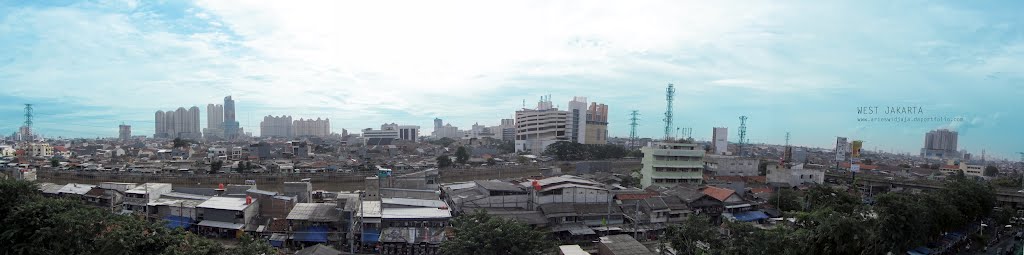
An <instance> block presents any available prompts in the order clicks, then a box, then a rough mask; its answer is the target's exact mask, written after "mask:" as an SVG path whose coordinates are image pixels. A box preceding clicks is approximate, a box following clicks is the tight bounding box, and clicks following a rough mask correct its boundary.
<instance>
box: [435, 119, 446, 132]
mask: <svg viewBox="0 0 1024 255" xmlns="http://www.w3.org/2000/svg"><path fill="white" fill-rule="evenodd" d="M441 126H444V122H443V121H441V118H434V130H438V129H440V128H441Z"/></svg>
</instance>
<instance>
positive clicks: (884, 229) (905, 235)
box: [875, 192, 934, 252]
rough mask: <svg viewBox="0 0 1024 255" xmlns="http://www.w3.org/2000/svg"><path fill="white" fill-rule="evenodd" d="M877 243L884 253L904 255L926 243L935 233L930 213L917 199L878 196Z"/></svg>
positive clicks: (905, 195) (895, 194)
mask: <svg viewBox="0 0 1024 255" xmlns="http://www.w3.org/2000/svg"><path fill="white" fill-rule="evenodd" d="M875 207H876V211H877V213H878V224H877V229H876V230H875V231H876V232H875V233H877V237H878V238H877V239H876V242H878V244H879V245H880V247H881V248H882V251H892V252H901V251H904V250H906V249H908V248H911V247H913V246H915V245H919V244H920V242H922V241H924V240H926V239H927V238H928V237H929V236H930V235H931V234H932V233H931V232H930V231H931V230H932V229H934V228H933V226H931V224H932V219H931V212H930V210H929V209H928V205H926V204H924V203H922V201H920V200H919V199H918V197H916V196H914V195H912V194H910V193H905V192H892V193H886V194H882V195H880V196H878V197H877V204H876V206H875Z"/></svg>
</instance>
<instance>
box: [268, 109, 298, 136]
mask: <svg viewBox="0 0 1024 255" xmlns="http://www.w3.org/2000/svg"><path fill="white" fill-rule="evenodd" d="M294 135H295V133H294V131H293V129H292V116H287V115H282V116H281V117H274V116H269V115H268V116H266V117H263V121H262V122H260V137H279V138H291V137H292V136H294Z"/></svg>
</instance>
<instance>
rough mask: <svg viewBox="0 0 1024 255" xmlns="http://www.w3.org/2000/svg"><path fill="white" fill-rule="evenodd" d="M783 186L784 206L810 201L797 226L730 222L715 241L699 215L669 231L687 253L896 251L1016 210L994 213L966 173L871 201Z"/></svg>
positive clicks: (990, 196)
mask: <svg viewBox="0 0 1024 255" xmlns="http://www.w3.org/2000/svg"><path fill="white" fill-rule="evenodd" d="M779 193H781V194H782V196H781V197H782V198H783V199H782V204H783V207H784V208H786V209H794V208H793V206H792V205H787V204H790V203H795V202H797V201H806V205H805V206H803V207H797V209H795V210H793V211H794V212H795V214H796V215H797V216H796V218H797V220H796V224H794V225H793V226H792V227H788V226H782V227H779V228H776V229H771V230H762V229H758V228H756V227H754V226H752V225H750V224H746V223H726V224H725V225H724V226H723V227H724V229H725V230H726V231H725V232H726V233H728V238H725V239H724V240H722V241H714V240H713V239H715V238H711V237H712V236H714V233H709V231H708V229H709V228H711V227H710V226H709V225H708V223H707V222H708V221H707V219H706V218H704V217H702V216H697V217H691V218H690V219H687V220H686V221H685V222H684V223H683V224H682V225H680V226H672V227H670V228H669V230H668V231H667V232H666V238H667V240H669V242H670V243H671V245H672V247H673V248H675V249H677V250H679V251H681V253H683V254H698V253H700V250H699V248H698V246H700V245H698V244H697V243H698V241H700V242H703V243H705V244H707V245H708V246H710V249H709V251H708V252H707V253H710V254H885V253H888V252H893V253H897V254H898V253H901V252H903V251H906V250H908V249H910V248H913V247H916V246H919V245H922V244H924V243H927V242H932V241H936V239H938V238H939V237H940V236H941V234H942V233H946V232H949V231H957V230H960V229H962V228H963V227H965V226H966V225H968V223H970V222H973V221H976V220H978V219H981V218H983V217H988V216H993V217H994V218H995V219H996V221H997V222H1002V221H1009V218H1010V217H1012V213H1009V210H1006V211H1007V212H999V213H997V214H995V215H993V214H992V208H993V206H994V205H995V193H994V190H993V189H992V187H991V186H988V185H987V184H985V183H982V182H978V181H974V180H968V179H963V178H961V179H954V180H952V181H950V182H949V183H947V185H946V187H945V188H944V189H941V190H936V191H932V192H924V193H908V192H890V193H886V194H882V195H879V196H877V197H876V200H877V202H876V203H875V204H874V205H873V206H867V205H865V204H864V203H863V202H861V200H860V199H859V197H858V196H856V195H855V194H851V193H849V192H846V191H841V190H835V189H832V188H829V187H825V186H816V187H813V188H811V189H808V190H807V191H806V192H804V193H803V194H797V193H796V192H792V193H789V192H786V191H782V192H779ZM786 197H794V198H795V199H794V200H796V201H790V199H786ZM775 199H776V200H775V201H774V202H778V201H777V199H778V198H775ZM702 218H703V219H702ZM712 229H714V228H712Z"/></svg>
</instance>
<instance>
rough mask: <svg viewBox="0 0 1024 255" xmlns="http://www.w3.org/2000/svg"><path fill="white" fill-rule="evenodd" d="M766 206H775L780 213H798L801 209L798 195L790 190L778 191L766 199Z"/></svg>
mask: <svg viewBox="0 0 1024 255" xmlns="http://www.w3.org/2000/svg"><path fill="white" fill-rule="evenodd" d="M768 204H770V205H772V206H775V207H776V208H778V209H779V210H780V211H799V210H801V209H803V205H802V204H801V203H800V197H799V194H797V193H796V191H793V190H792V189H779V190H778V191H776V192H775V193H772V196H771V197H769V198H768Z"/></svg>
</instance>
